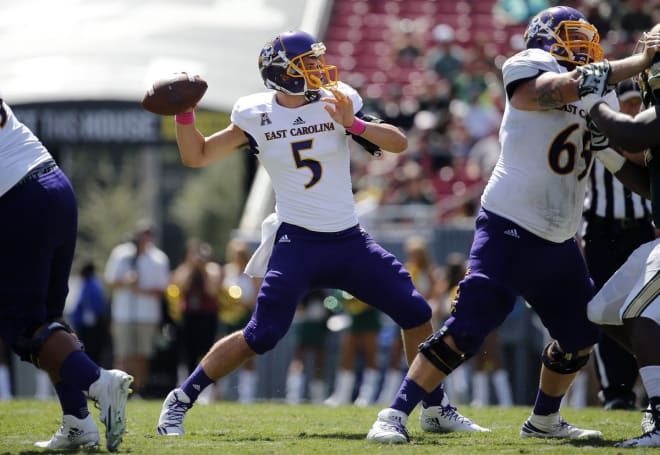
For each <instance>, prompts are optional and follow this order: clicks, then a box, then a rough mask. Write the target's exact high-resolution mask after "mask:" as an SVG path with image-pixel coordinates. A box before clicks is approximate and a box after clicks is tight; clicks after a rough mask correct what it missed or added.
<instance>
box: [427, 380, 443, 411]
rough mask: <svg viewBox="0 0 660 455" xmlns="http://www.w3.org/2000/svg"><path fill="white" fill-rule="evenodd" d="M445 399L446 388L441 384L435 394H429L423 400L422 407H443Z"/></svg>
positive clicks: (434, 391)
mask: <svg viewBox="0 0 660 455" xmlns="http://www.w3.org/2000/svg"><path fill="white" fill-rule="evenodd" d="M444 398H445V388H444V387H443V386H442V384H440V385H439V386H438V387H436V388H435V389H434V390H433V392H431V393H427V394H426V396H425V397H424V399H423V400H422V406H424V407H425V408H428V407H429V406H441V405H442V400H443V399H444Z"/></svg>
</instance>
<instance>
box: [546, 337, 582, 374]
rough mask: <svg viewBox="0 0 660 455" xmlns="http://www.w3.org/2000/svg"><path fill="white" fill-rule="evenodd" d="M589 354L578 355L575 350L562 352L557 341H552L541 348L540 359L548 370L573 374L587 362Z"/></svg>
mask: <svg viewBox="0 0 660 455" xmlns="http://www.w3.org/2000/svg"><path fill="white" fill-rule="evenodd" d="M548 351H550V353H549V354H548ZM590 355H591V354H590V353H589V354H585V355H578V353H577V352H563V351H562V350H561V349H560V348H559V343H557V342H556V341H552V342H550V343H548V344H547V345H546V347H545V348H544V349H543V354H542V355H541V359H543V365H545V367H546V368H547V369H548V370H551V371H554V372H555V373H559V374H573V373H577V372H578V371H579V370H580V368H582V367H583V366H585V365H586V364H587V362H588V361H589V356H590Z"/></svg>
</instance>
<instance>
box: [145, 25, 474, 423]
mask: <svg viewBox="0 0 660 455" xmlns="http://www.w3.org/2000/svg"><path fill="white" fill-rule="evenodd" d="M259 69H260V72H261V76H262V79H263V81H264V84H265V85H266V87H267V88H269V89H272V90H271V91H268V92H264V93H257V94H254V95H249V96H245V97H243V98H240V99H239V100H238V101H237V102H236V104H235V106H234V109H233V110H232V114H231V124H230V125H229V126H228V127H227V128H225V129H224V130H222V131H219V132H217V133H215V134H213V135H212V136H210V137H204V136H203V135H202V134H201V133H200V132H199V131H198V130H197V129H196V128H195V125H194V113H193V111H189V112H186V113H182V114H179V115H177V116H176V122H177V125H176V132H177V143H178V145H179V151H180V154H181V158H182V160H183V162H184V164H186V165H188V166H192V167H197V166H204V165H206V164H208V163H211V162H213V161H215V160H217V159H220V158H223V157H225V156H227V155H229V154H230V153H234V152H236V151H237V150H239V149H241V148H242V147H244V146H249V148H250V150H251V151H252V153H254V154H255V155H256V156H257V158H258V159H259V160H260V162H261V163H262V165H263V166H264V168H265V169H266V171H267V172H268V174H269V175H270V178H271V181H272V184H273V188H274V190H275V201H276V213H275V214H274V215H273V216H271V217H269V218H267V222H264V225H263V228H262V230H263V232H262V244H261V245H260V247H259V248H258V249H257V251H256V252H255V255H254V256H253V258H252V260H251V261H250V264H248V267H247V269H246V271H247V272H248V273H249V274H251V275H253V276H263V277H264V279H263V284H262V286H261V288H260V290H259V295H258V297H257V305H256V308H255V311H254V313H253V315H252V319H251V320H250V321H249V322H248V324H247V325H246V327H245V328H244V329H243V330H240V331H237V332H235V333H232V334H230V335H228V336H226V337H224V338H223V339H221V340H220V341H218V342H217V343H216V344H215V345H214V346H213V347H212V348H211V350H210V351H209V352H208V354H207V355H206V356H205V357H204V358H203V359H202V361H201V363H200V364H199V366H198V367H197V368H196V369H195V371H194V372H193V373H192V374H191V375H190V376H189V377H188V378H187V379H186V380H185V381H184V382H183V384H182V385H181V386H180V387H179V388H176V389H174V390H173V391H171V392H170V394H169V395H168V396H167V398H166V399H165V402H164V403H163V408H162V412H161V415H160V418H159V421H158V427H157V429H158V433H159V434H163V435H180V434H183V432H184V431H183V419H184V415H185V412H186V411H187V410H188V409H190V407H191V406H192V403H193V402H194V401H195V400H196V399H197V397H198V396H199V392H200V391H201V390H202V389H203V388H204V387H206V386H208V385H209V384H211V383H213V382H214V381H216V380H217V379H219V378H221V377H223V376H226V375H227V374H229V373H230V372H232V371H233V370H235V369H236V368H237V367H239V366H240V365H241V364H243V362H245V361H246V360H248V359H250V358H252V357H254V356H255V355H256V354H263V353H265V352H267V351H269V350H271V349H272V348H273V347H275V345H276V344H277V343H278V341H279V340H280V339H281V338H282V337H283V336H284V335H285V334H286V332H287V331H288V329H289V327H290V325H291V322H292V320H293V315H294V312H295V309H296V306H297V304H298V302H300V301H301V299H302V298H303V297H304V296H305V295H306V294H308V293H309V292H310V291H313V290H315V289H320V288H330V289H341V290H344V291H346V292H348V293H350V294H352V295H354V296H355V297H356V298H358V299H360V300H362V301H363V302H366V303H368V304H370V305H372V306H374V307H376V308H378V309H380V310H381V311H383V312H384V313H386V314H387V315H389V316H390V317H391V318H392V319H393V320H394V321H396V322H397V324H399V326H400V327H401V328H402V329H403V338H404V343H405V345H406V352H407V353H414V352H415V349H416V347H417V345H418V344H419V343H420V342H422V341H423V340H424V339H425V338H426V337H428V336H429V335H430V334H431V333H432V327H431V322H430V320H431V309H430V306H429V305H428V303H427V302H426V301H425V300H424V298H423V297H422V296H421V294H420V293H419V292H417V290H416V289H415V287H414V285H413V282H412V279H411V277H410V274H409V273H408V272H407V271H406V270H405V269H404V268H403V266H402V264H401V263H400V262H399V261H398V260H397V259H396V258H395V257H394V256H393V255H392V254H391V253H389V252H388V251H386V250H385V249H383V248H382V247H381V246H380V245H378V244H377V243H376V242H375V241H374V240H373V239H372V238H371V236H369V234H368V233H367V232H365V231H364V229H362V228H361V227H360V226H359V224H358V218H357V213H356V209H355V203H354V200H353V194H352V186H351V175H350V167H349V153H350V152H349V147H348V141H349V140H351V138H353V139H355V140H356V141H358V143H361V144H362V145H363V146H364V147H365V148H366V149H367V150H373V148H374V147H376V148H381V149H383V150H387V151H390V152H394V153H399V152H402V151H404V150H405V149H406V147H407V140H406V137H405V136H404V134H403V133H402V132H401V131H399V129H398V128H396V127H394V126H393V125H388V124H386V123H383V122H382V121H377V119H373V118H370V117H368V116H365V115H364V114H363V113H362V112H361V109H362V99H361V98H360V96H359V95H358V94H357V92H356V91H355V90H354V89H353V88H351V87H350V86H348V85H346V84H343V83H341V82H339V80H338V72H337V68H336V67H334V66H332V65H327V64H326V62H325V45H324V44H323V43H321V42H318V41H317V40H316V39H315V38H314V37H312V36H311V35H309V34H308V33H305V32H301V31H290V32H285V33H282V34H280V35H278V36H277V37H275V39H274V40H273V41H271V42H268V43H266V45H265V46H264V47H263V49H262V50H261V53H260V55H259ZM254 262H258V263H259V267H252V266H251V265H253V264H254ZM412 358H413V354H410V358H409V360H412ZM425 400H426V402H427V404H428V405H429V406H430V408H431V409H435V410H436V413H437V414H438V415H444V416H446V417H445V418H444V420H442V419H441V420H439V421H438V422H439V423H438V424H437V425H436V426H435V427H434V428H433V429H431V430H429V431H455V430H463V431H471V430H469V428H470V427H469V424H472V422H471V421H469V419H466V418H464V417H463V416H460V414H458V413H457V412H456V411H455V408H454V407H452V406H450V405H449V403H448V400H447V399H446V397H445V396H444V391H443V389H442V387H441V386H440V387H437V388H433V389H432V390H430V391H429V393H428V394H427V396H426V397H425ZM443 406H444V407H443ZM459 417H460V419H463V420H461V423H460V424H457V419H458V418H459ZM468 422H469V424H468ZM443 423H445V424H446V425H448V426H446V427H443V426H442V425H443Z"/></svg>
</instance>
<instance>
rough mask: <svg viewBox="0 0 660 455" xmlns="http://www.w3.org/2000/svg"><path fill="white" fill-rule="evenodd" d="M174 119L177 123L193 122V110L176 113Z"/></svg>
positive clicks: (187, 123)
mask: <svg viewBox="0 0 660 455" xmlns="http://www.w3.org/2000/svg"><path fill="white" fill-rule="evenodd" d="M174 120H175V121H176V122H177V123H178V124H179V125H190V124H191V123H194V122H195V111H190V112H184V113H183V114H176V115H175V116H174Z"/></svg>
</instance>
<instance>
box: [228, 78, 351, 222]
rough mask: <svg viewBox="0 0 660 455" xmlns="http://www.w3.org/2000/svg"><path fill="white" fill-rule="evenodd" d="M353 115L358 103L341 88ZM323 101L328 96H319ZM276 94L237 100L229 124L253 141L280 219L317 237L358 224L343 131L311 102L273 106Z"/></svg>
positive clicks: (320, 104) (318, 104) (321, 106)
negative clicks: (348, 98)
mask: <svg viewBox="0 0 660 455" xmlns="http://www.w3.org/2000/svg"><path fill="white" fill-rule="evenodd" d="M338 89H339V90H340V91H341V92H343V93H345V94H346V95H348V96H349V97H350V98H351V101H352V102H353V109H354V111H355V112H357V111H359V110H360V109H362V98H360V95H359V94H358V93H357V92H356V91H355V90H354V89H353V88H351V87H350V86H348V85H346V84H343V83H339V86H338ZM322 92H323V93H322V96H329V97H331V96H332V93H330V92H326V91H322ZM275 93H276V92H274V91H270V92H263V93H256V94H253V95H248V96H245V97H242V98H240V99H239V100H238V101H237V102H236V104H235V105H234V109H233V110H232V113H231V121H232V123H234V124H235V125H236V126H238V127H239V128H241V129H242V130H243V131H245V132H246V133H247V134H248V135H249V136H250V138H251V141H250V142H251V145H252V147H253V148H255V149H256V151H257V158H258V159H259V161H260V162H261V164H262V165H263V166H264V168H265V169H266V171H267V172H268V174H269V175H270V179H271V182H272V184H273V189H274V190H275V201H276V204H275V210H276V211H277V216H278V218H279V219H280V220H281V221H283V222H285V223H290V224H295V225H297V226H301V227H304V228H306V229H309V230H312V231H317V232H337V231H341V230H344V229H347V228H349V227H351V226H355V225H356V224H357V223H358V218H357V213H356V211H355V202H354V199H353V192H352V184H351V174H350V160H349V148H348V140H349V138H350V136H348V135H347V134H346V130H345V128H344V127H343V126H342V125H341V124H339V123H336V122H335V121H334V120H332V118H331V117H330V115H329V114H328V112H327V111H326V110H325V109H324V106H326V103H324V102H322V101H317V102H312V103H309V104H305V105H304V106H301V107H297V108H286V107H283V106H281V105H279V104H278V103H277V101H276V100H275Z"/></svg>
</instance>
